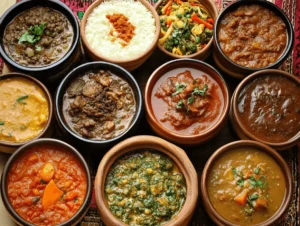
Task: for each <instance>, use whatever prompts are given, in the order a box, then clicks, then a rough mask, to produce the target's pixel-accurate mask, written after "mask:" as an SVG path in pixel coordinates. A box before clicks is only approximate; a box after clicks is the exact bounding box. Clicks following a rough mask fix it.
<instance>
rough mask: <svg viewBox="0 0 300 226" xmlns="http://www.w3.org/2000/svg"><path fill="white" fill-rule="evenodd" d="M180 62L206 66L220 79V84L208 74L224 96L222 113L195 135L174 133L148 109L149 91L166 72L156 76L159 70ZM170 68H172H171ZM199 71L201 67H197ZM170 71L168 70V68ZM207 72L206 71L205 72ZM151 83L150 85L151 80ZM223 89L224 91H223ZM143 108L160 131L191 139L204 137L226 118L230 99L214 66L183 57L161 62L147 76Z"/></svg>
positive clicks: (175, 136) (174, 136) (149, 106)
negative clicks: (207, 127)
mask: <svg viewBox="0 0 300 226" xmlns="http://www.w3.org/2000/svg"><path fill="white" fill-rule="evenodd" d="M181 62H186V63H187V65H188V64H189V63H192V64H201V65H203V66H204V67H206V68H208V69H209V70H212V71H213V72H214V73H215V74H216V76H217V77H219V79H220V81H221V83H222V84H220V83H219V82H217V81H216V80H215V79H214V77H213V76H211V75H209V76H210V77H212V79H213V80H214V81H215V82H216V83H218V85H219V86H220V88H221V89H222V94H223V97H224V106H223V110H222V113H221V114H220V116H219V119H218V120H217V121H216V122H215V123H214V124H213V126H211V127H210V128H209V129H207V130H205V131H204V132H202V133H199V134H196V135H184V134H180V133H175V132H173V131H171V130H169V129H167V128H165V127H164V126H163V125H162V124H160V123H159V122H158V120H157V119H156V117H155V115H154V113H153V111H151V110H150V109H152V104H151V101H150V100H151V93H152V90H153V87H154V85H155V84H156V83H157V80H158V79H159V78H161V77H162V76H163V75H164V74H166V73H167V72H165V73H164V74H162V75H161V76H159V77H158V76H157V73H159V72H160V71H161V70H163V69H164V68H165V67H167V66H169V65H172V64H174V65H176V64H177V63H181ZM175 68H177V67H174V68H173V69H175ZM173 69H172V70H173ZM195 69H196V70H198V69H197V68H195ZM199 70H200V71H201V69H199ZM168 71H170V70H168ZM207 74H208V73H207ZM154 80H155V82H153V85H151V83H152V81H154ZM223 90H224V91H223ZM144 93H145V95H144V98H145V108H146V112H147V116H148V117H147V118H149V120H150V121H151V122H152V123H153V124H154V125H155V126H156V127H157V128H159V130H160V131H162V132H163V133H164V134H168V135H170V136H171V137H172V138H175V139H181V140H182V139H184V140H186V141H188V140H191V139H195V138H199V137H205V136H207V135H209V134H211V133H213V132H214V131H215V130H216V129H217V128H218V127H219V126H220V125H221V124H223V123H224V122H225V120H226V118H227V115H228V112H229V106H230V100H229V91H228V86H227V83H226V81H225V80H224V78H223V77H222V75H221V74H220V73H219V72H218V71H217V69H215V68H214V67H212V66H211V65H209V64H208V63H206V62H204V61H201V60H196V59H189V58H183V59H175V60H171V61H168V62H166V63H164V64H162V65H161V66H159V67H158V68H157V69H156V70H155V71H154V72H153V73H152V74H151V75H150V77H149V78H148V81H147V83H146V86H145V92H144Z"/></svg>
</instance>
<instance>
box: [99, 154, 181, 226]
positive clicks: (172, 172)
mask: <svg viewBox="0 0 300 226" xmlns="http://www.w3.org/2000/svg"><path fill="white" fill-rule="evenodd" d="M105 195H106V198H107V201H108V206H109V209H110V210H111V211H112V213H113V214H114V215H115V216H116V217H117V218H119V219H120V220H121V221H123V222H125V223H127V224H129V225H136V226H137V225H156V226H158V225H162V224H164V223H166V222H167V221H169V220H170V219H172V218H173V217H175V215H176V214H177V213H178V212H179V211H180V209H181V208H182V206H183V204H184V202H185V199H186V184H185V179H184V176H183V174H182V173H181V172H180V170H179V168H178V167H177V166H176V165H175V163H174V162H173V161H172V160H171V159H169V158H168V157H167V156H165V155H163V154H159V153H156V152H151V151H143V152H137V153H134V154H131V155H127V156H124V157H121V158H120V159H118V160H117V161H116V162H115V163H114V164H113V166H112V167H111V169H110V171H109V173H108V175H107V178H106V183H105Z"/></svg>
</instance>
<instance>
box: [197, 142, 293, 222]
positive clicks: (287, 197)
mask: <svg viewBox="0 0 300 226" xmlns="http://www.w3.org/2000/svg"><path fill="white" fill-rule="evenodd" d="M239 148H241V149H247V148H252V149H255V150H259V151H262V152H264V153H266V154H267V155H269V156H270V157H272V158H273V159H274V160H275V161H276V163H277V164H278V165H279V166H280V169H281V170H282V172H283V175H284V179H285V182H286V192H285V194H284V198H283V201H282V204H281V206H280V207H279V209H278V210H277V212H276V213H275V214H274V215H273V216H271V217H270V218H269V219H268V220H266V221H264V222H262V223H259V224H255V225H256V226H268V225H275V223H276V222H278V221H279V220H280V218H281V217H282V216H283V215H284V213H285V212H286V211H287V210H288V208H289V205H290V203H291V200H292V175H291V172H290V169H289V167H288V166H287V164H286V162H285V161H284V159H283V158H282V157H281V156H280V155H279V154H278V153H277V152H276V151H275V150H274V149H272V148H270V147H269V146H267V145H264V144H262V143H259V142H256V141H235V142H232V143H229V144H226V145H224V146H222V147H220V148H219V149H218V150H216V151H215V152H214V153H213V154H212V156H211V157H210V158H209V159H208V161H207V162H206V164H205V166H204V169H203V172H202V177H201V197H202V201H203V203H204V208H205V210H206V212H207V213H208V215H209V217H210V218H211V219H212V220H213V221H214V222H215V223H216V224H217V225H224V226H237V225H238V224H234V223H232V222H230V221H228V220H226V219H225V218H223V217H222V216H221V215H220V214H219V213H218V212H217V210H216V209H215V208H214V206H213V204H212V202H211V201H210V198H209V195H208V188H207V184H208V175H209V173H210V171H211V169H212V167H213V165H214V163H215V162H216V160H218V159H219V158H220V157H221V156H222V155H223V154H224V153H226V152H227V151H231V150H234V149H239Z"/></svg>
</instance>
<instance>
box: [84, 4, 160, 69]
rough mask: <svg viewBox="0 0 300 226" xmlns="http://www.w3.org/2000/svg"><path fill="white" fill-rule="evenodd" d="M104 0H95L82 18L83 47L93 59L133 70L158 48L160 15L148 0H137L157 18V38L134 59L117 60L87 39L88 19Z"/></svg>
mask: <svg viewBox="0 0 300 226" xmlns="http://www.w3.org/2000/svg"><path fill="white" fill-rule="evenodd" d="M103 1H104V0H98V1H95V2H94V3H93V4H92V5H90V6H89V8H88V9H87V10H86V12H85V13H84V16H83V18H82V20H81V24H80V36H81V39H82V44H83V47H84V49H85V51H86V53H87V55H88V57H89V58H90V59H91V60H93V61H102V60H103V61H107V62H111V63H114V64H118V65H119V66H121V67H123V68H125V69H126V70H128V71H133V70H134V69H136V68H138V67H139V66H140V65H142V64H143V63H144V62H145V61H146V60H147V59H148V58H149V57H150V56H151V54H152V52H153V51H154V49H155V48H156V45H157V42H158V38H159V33H160V22H159V17H158V15H157V13H156V11H155V9H154V8H153V6H151V5H150V3H149V2H147V1H146V0H135V1H139V2H141V3H142V4H143V5H144V6H145V7H146V8H147V9H148V10H149V11H150V12H151V13H152V15H153V18H154V19H155V26H156V34H155V39H154V40H153V43H152V44H151V45H150V47H149V48H148V49H147V50H146V51H145V52H143V53H141V54H139V55H138V56H135V57H133V58H132V59H128V60H115V59H111V58H109V57H107V56H105V55H104V54H101V53H99V52H97V51H95V50H94V49H93V48H92V47H91V45H90V44H89V42H88V41H87V38H86V34H85V26H86V23H87V20H88V17H89V15H90V14H91V12H92V11H93V10H94V9H95V8H96V7H97V6H99V5H100V4H101V3H102V2H103Z"/></svg>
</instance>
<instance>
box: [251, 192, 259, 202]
mask: <svg viewBox="0 0 300 226" xmlns="http://www.w3.org/2000/svg"><path fill="white" fill-rule="evenodd" d="M258 197H259V196H258V194H256V193H255V194H253V195H251V196H250V197H249V200H251V201H254V200H256V199H258Z"/></svg>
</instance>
